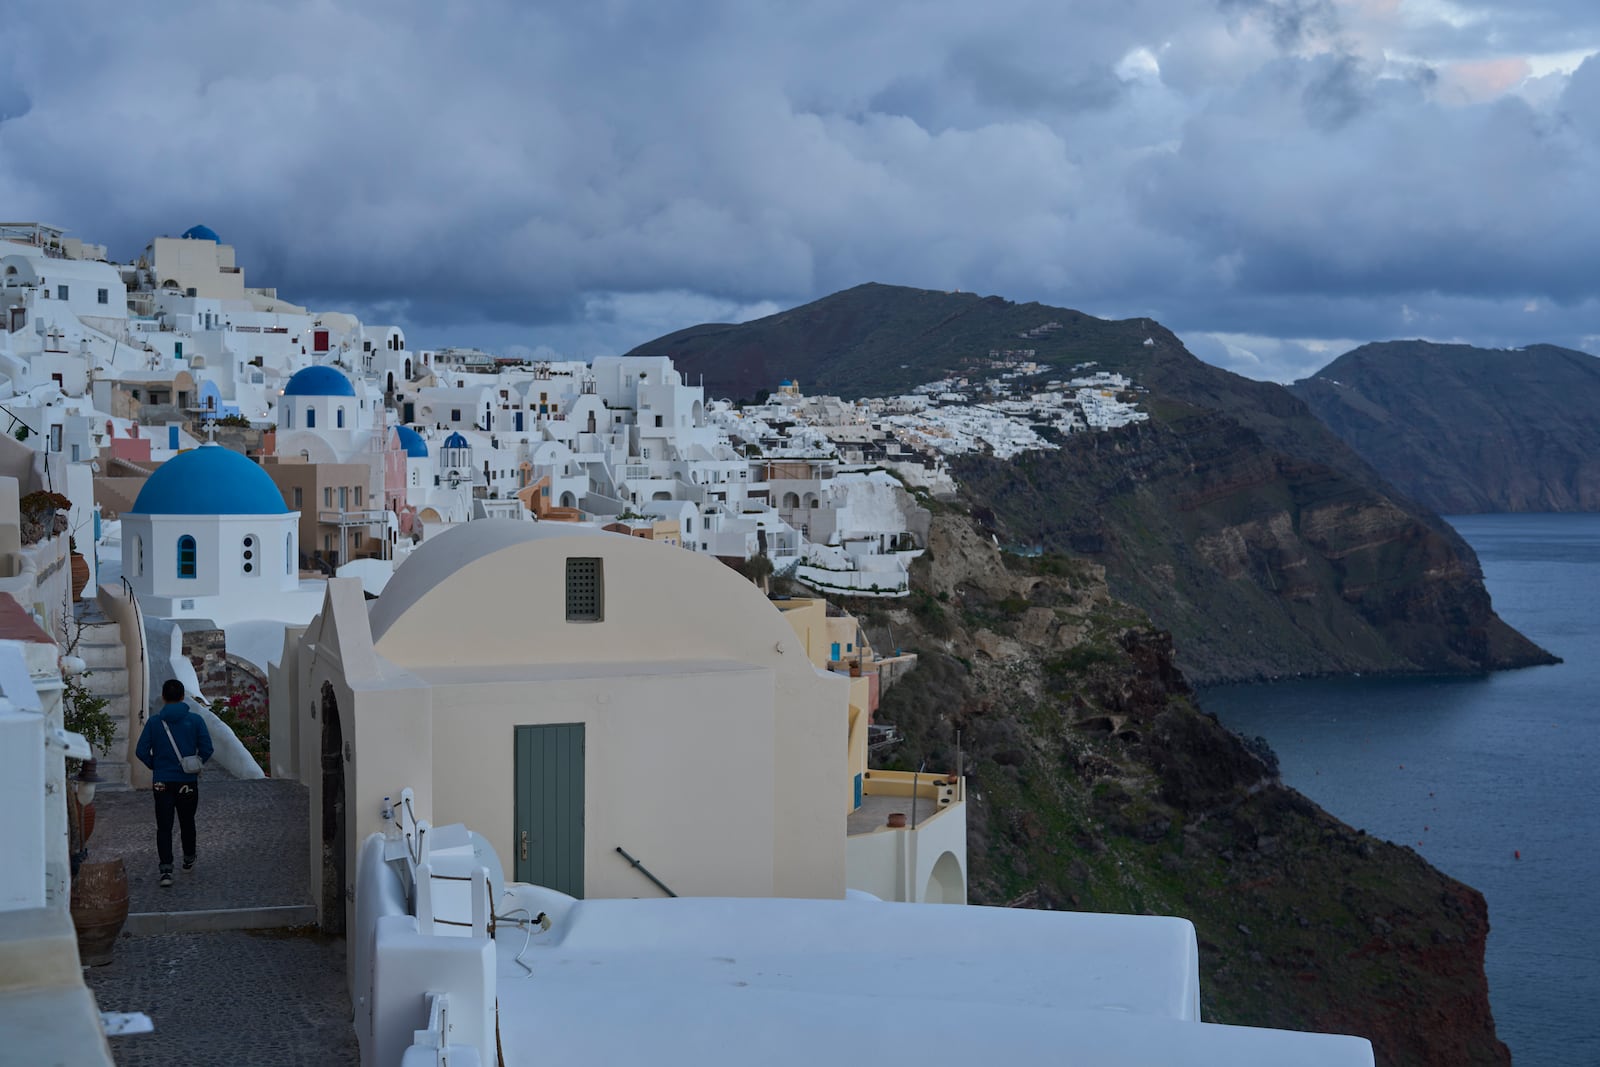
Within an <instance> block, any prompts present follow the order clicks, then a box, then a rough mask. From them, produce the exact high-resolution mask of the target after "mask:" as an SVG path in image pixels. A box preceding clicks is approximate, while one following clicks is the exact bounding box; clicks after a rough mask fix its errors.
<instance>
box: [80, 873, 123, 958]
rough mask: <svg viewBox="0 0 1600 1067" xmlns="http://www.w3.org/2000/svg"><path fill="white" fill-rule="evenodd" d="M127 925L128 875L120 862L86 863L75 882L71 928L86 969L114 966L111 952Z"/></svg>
mask: <svg viewBox="0 0 1600 1067" xmlns="http://www.w3.org/2000/svg"><path fill="white" fill-rule="evenodd" d="M127 921H128V871H127V868H126V867H124V866H123V864H122V861H121V860H119V859H118V860H111V861H109V862H106V863H85V864H84V865H83V866H82V867H79V868H78V874H77V877H75V878H73V879H72V925H74V926H75V927H77V928H78V957H79V958H80V959H81V960H82V961H83V964H84V966H86V967H103V966H105V965H106V964H108V963H110V962H111V949H112V946H113V945H115V944H116V940H117V935H118V934H120V933H121V932H122V924H123V923H125V922H127Z"/></svg>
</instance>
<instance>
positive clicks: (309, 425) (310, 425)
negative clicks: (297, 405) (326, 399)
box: [306, 408, 317, 430]
mask: <svg viewBox="0 0 1600 1067" xmlns="http://www.w3.org/2000/svg"><path fill="white" fill-rule="evenodd" d="M316 425H317V409H316V408H306V429H308V430H312V429H315V428H316Z"/></svg>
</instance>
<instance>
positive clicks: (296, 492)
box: [294, 485, 304, 511]
mask: <svg viewBox="0 0 1600 1067" xmlns="http://www.w3.org/2000/svg"><path fill="white" fill-rule="evenodd" d="M303 500H304V497H303V495H302V494H301V490H300V487H299V486H298V485H297V486H295V487H294V509H295V510H296V511H299V510H300V506H301V502H302V501H303Z"/></svg>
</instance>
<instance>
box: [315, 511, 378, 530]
mask: <svg viewBox="0 0 1600 1067" xmlns="http://www.w3.org/2000/svg"><path fill="white" fill-rule="evenodd" d="M388 521H389V512H388V511H387V510H385V509H383V508H360V509H357V510H355V511H337V510H336V511H318V512H317V522H319V523H322V524H323V525H325V526H384V525H386V524H387V523H388Z"/></svg>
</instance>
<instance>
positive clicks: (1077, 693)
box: [852, 510, 1510, 1065]
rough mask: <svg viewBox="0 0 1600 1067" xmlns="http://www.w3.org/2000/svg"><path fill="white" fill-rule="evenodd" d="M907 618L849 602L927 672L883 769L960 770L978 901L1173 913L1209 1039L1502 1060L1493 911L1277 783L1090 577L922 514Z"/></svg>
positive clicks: (1088, 571) (943, 517)
mask: <svg viewBox="0 0 1600 1067" xmlns="http://www.w3.org/2000/svg"><path fill="white" fill-rule="evenodd" d="M930 555H931V560H929V561H928V562H927V563H926V564H919V565H918V568H917V573H916V575H915V577H916V592H915V594H914V596H913V598H912V599H911V600H910V601H909V602H902V603H900V604H897V605H895V606H894V607H892V608H888V609H885V608H884V606H883V604H882V602H877V603H876V604H870V603H861V604H856V605H852V607H854V608H855V609H856V610H858V611H861V612H862V613H863V618H864V619H865V620H866V623H867V625H868V627H869V630H877V631H879V632H880V633H883V632H884V631H886V630H890V629H892V632H893V634H894V636H895V640H897V641H898V642H900V643H901V644H903V645H907V646H911V647H915V648H916V649H917V650H918V652H919V653H920V657H921V658H920V663H919V665H918V667H917V669H916V670H914V671H912V672H911V673H910V674H909V675H907V676H906V677H905V679H904V680H902V681H901V682H899V683H897V685H896V686H895V687H893V688H892V689H890V690H889V692H888V693H887V695H886V696H885V699H884V701H883V705H882V707H881V708H880V711H879V713H878V717H879V718H880V719H881V720H883V721H888V722H893V723H895V724H897V725H899V726H900V727H901V729H902V730H903V731H904V733H905V736H906V740H905V741H904V742H903V743H902V745H901V746H900V748H899V749H898V751H897V752H896V753H895V758H894V761H893V762H894V763H895V765H897V766H899V767H901V768H903V769H910V768H914V767H917V766H919V765H921V763H922V761H924V760H926V761H927V766H928V767H929V769H938V770H941V771H942V770H947V769H953V768H954V767H955V766H956V761H957V751H956V750H957V743H958V737H959V744H960V749H961V760H962V763H963V767H964V770H965V772H966V773H967V774H968V776H969V779H968V781H969V790H968V798H969V804H970V809H969V827H970V834H969V843H968V854H969V865H970V868H971V870H970V886H971V890H970V892H971V898H972V900H973V902H974V903H985V904H1007V905H1011V906H1017V907H1032V908H1043V909H1061V910H1083V911H1110V912H1126V913H1132V914H1144V913H1152V914H1172V915H1182V916H1185V917H1187V918H1189V919H1190V920H1191V921H1192V922H1193V923H1194V924H1195V928H1196V932H1197V935H1198V938H1199V943H1200V953H1201V961H1200V962H1201V990H1202V1012H1203V1015H1204V1017H1205V1018H1206V1019H1208V1020H1211V1021H1215V1022H1226V1023H1237V1024H1248V1025H1259V1026H1276V1027H1287V1028H1291V1029H1315V1030H1325V1031H1332V1032H1339V1033H1352V1034H1359V1035H1362V1036H1365V1037H1368V1038H1370V1039H1371V1040H1372V1042H1373V1044H1374V1048H1375V1050H1376V1052H1377V1059H1378V1062H1379V1063H1381V1064H1439V1065H1445V1064H1450V1065H1459V1064H1504V1063H1508V1062H1510V1056H1509V1053H1508V1052H1507V1050H1506V1048H1505V1046H1504V1045H1503V1044H1501V1043H1500V1041H1499V1040H1498V1039H1497V1038H1496V1036H1495V1033H1494V1023H1493V1020H1492V1017H1491V1014H1490V1010H1489V1002H1488V984H1487V980H1486V978H1485V976H1484V973H1483V949H1484V943H1485V939H1486V937H1487V933H1488V921H1487V912H1486V908H1485V905H1484V901H1483V897H1482V896H1481V895H1480V894H1479V893H1478V892H1477V891H1476V890H1473V889H1471V888H1469V887H1468V886H1465V885H1462V884H1461V883H1460V882H1457V881H1455V880H1454V879H1452V878H1449V877H1447V876H1445V875H1443V874H1441V873H1440V872H1439V871H1437V870H1435V869H1433V868H1432V867H1431V866H1429V865H1428V863H1427V862H1426V861H1424V860H1423V859H1422V858H1421V857H1420V856H1418V855H1417V854H1416V853H1415V852H1413V851H1412V850H1410V849H1408V848H1401V847H1399V846H1396V845H1393V844H1390V843H1387V842H1384V841H1379V840H1376V839H1374V838H1372V837H1370V836H1368V835H1367V834H1365V833H1363V832H1361V831H1360V830H1357V829H1353V828H1351V827H1349V826H1347V825H1345V824H1343V823H1341V822H1339V821H1338V820H1337V819H1334V818H1333V817H1332V816H1330V815H1328V814H1327V813H1326V812H1324V811H1322V810H1321V809H1320V808H1318V807H1317V806H1316V805H1314V804H1313V803H1311V801H1309V800H1307V799H1306V798H1305V797H1303V796H1301V795H1300V794H1299V793H1296V792H1294V791H1292V790H1290V789H1286V788H1285V787H1284V786H1283V785H1282V784H1281V783H1280V782H1279V780H1278V778H1277V767H1276V759H1275V758H1274V757H1273V755H1272V753H1271V751H1270V750H1269V749H1268V748H1267V747H1266V745H1265V744H1264V743H1262V742H1260V741H1254V742H1246V741H1245V740H1244V739H1242V738H1240V737H1238V736H1237V735H1235V734H1233V733H1231V732H1230V731H1228V730H1227V729H1225V728H1224V727H1222V726H1221V725H1220V724H1219V723H1218V722H1217V721H1216V720H1215V719H1214V718H1212V717H1210V716H1208V715H1206V714H1205V713H1203V712H1202V711H1200V710H1199V709H1198V707H1197V706H1196V704H1195V702H1194V699H1193V694H1192V691H1191V690H1190V687H1189V684H1188V682H1187V680H1186V679H1185V678H1184V676H1183V674H1182V672H1181V671H1179V670H1178V669H1177V668H1176V666H1175V665H1174V663H1173V660H1172V643H1171V639H1170V636H1169V635H1167V634H1164V633H1162V632H1160V631H1158V630H1156V629H1154V628H1153V627H1152V626H1151V625H1150V623H1149V620H1148V619H1147V618H1145V617H1144V615H1143V614H1142V613H1141V612H1138V611H1137V610H1134V609H1130V608H1129V607H1127V606H1126V605H1125V604H1122V603H1121V602H1119V601H1118V600H1117V599H1115V598H1114V597H1113V596H1112V595H1111V593H1110V590H1109V589H1108V588H1107V586H1106V584H1105V581H1104V576H1103V574H1102V572H1101V569H1100V568H1099V567H1098V566H1096V565H1094V564H1092V563H1088V562H1086V561H1083V560H1079V559H1073V558H1068V557H1061V556H1055V555H1046V556H1040V557H1036V558H1031V559H1022V558H1020V557H1016V556H1011V555H1002V553H1000V551H999V550H998V549H996V548H995V547H994V544H993V541H992V540H991V539H990V538H988V537H986V536H984V535H983V533H982V531H981V530H979V529H978V528H977V527H976V525H975V524H974V523H973V522H972V521H971V520H970V519H969V518H967V517H966V516H964V515H962V514H960V513H959V512H957V511H954V510H946V511H944V512H942V513H940V514H938V515H936V516H935V518H934V522H933V528H932V533H931V536H930Z"/></svg>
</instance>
